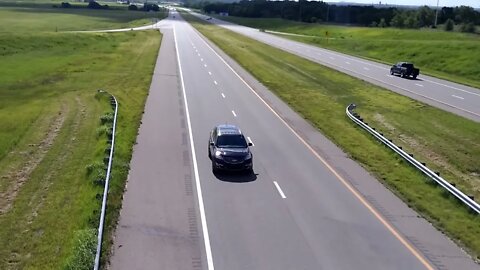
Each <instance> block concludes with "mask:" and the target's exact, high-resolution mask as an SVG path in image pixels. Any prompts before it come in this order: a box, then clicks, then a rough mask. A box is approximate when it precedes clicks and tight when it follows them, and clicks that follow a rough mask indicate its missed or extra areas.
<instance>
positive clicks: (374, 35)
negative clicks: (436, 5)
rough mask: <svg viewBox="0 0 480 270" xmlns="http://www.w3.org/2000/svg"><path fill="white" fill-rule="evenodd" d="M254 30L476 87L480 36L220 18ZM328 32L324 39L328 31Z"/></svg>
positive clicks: (479, 70)
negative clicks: (407, 65)
mask: <svg viewBox="0 0 480 270" xmlns="http://www.w3.org/2000/svg"><path fill="white" fill-rule="evenodd" d="M221 19H224V20H228V21H231V22H235V23H238V24H242V25H247V26H250V27H254V28H258V29H267V30H273V31H280V32H287V33H295V34H302V35H308V36H311V37H295V36H284V37H285V38H290V39H293V40H298V41H301V42H305V43H310V44H313V45H316V46H320V47H323V48H328V49H332V50H336V51H340V52H343V53H347V54H351V55H356V56H360V57H364V58H368V59H372V60H376V61H379V62H383V63H387V64H392V63H395V62H398V61H410V62H414V63H415V65H416V66H418V67H419V68H420V72H421V73H424V74H430V75H433V76H436V77H439V78H444V79H447V80H451V81H456V82H459V83H463V84H467V85H471V86H474V87H476V88H480V65H479V64H478V63H480V53H479V52H480V35H478V34H465V33H457V32H445V31H443V30H441V29H438V30H434V29H420V30H408V29H395V28H368V27H349V26H335V25H323V24H307V23H300V22H295V21H289V20H282V19H251V18H240V17H221ZM327 31H328V38H329V39H328V40H327V38H326V34H325V33H326V32H327Z"/></svg>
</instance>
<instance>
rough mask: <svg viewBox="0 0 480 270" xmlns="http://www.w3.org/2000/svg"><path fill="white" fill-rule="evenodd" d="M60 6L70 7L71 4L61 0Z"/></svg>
mask: <svg viewBox="0 0 480 270" xmlns="http://www.w3.org/2000/svg"><path fill="white" fill-rule="evenodd" d="M60 7H61V8H71V7H72V5H70V3H68V2H62V4H61V5H60Z"/></svg>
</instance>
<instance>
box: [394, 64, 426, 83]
mask: <svg viewBox="0 0 480 270" xmlns="http://www.w3.org/2000/svg"><path fill="white" fill-rule="evenodd" d="M390 74H391V75H394V74H398V75H400V76H401V77H402V78H406V77H410V76H411V77H413V78H414V79H416V78H417V76H418V74H420V69H418V68H415V67H414V66H413V64H412V63H408V62H398V63H396V64H395V65H393V66H392V67H391V68H390Z"/></svg>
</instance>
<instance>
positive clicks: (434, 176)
mask: <svg viewBox="0 0 480 270" xmlns="http://www.w3.org/2000/svg"><path fill="white" fill-rule="evenodd" d="M355 108H356V105H355V104H350V105H348V106H347V108H346V113H347V116H348V117H349V118H350V119H351V120H352V121H353V122H355V123H356V124H357V125H359V126H360V127H362V128H363V129H365V130H366V131H368V132H369V133H370V134H372V135H373V136H374V137H375V138H377V139H378V140H379V141H381V142H382V143H383V144H385V145H386V146H388V147H389V148H390V149H392V150H393V151H395V152H396V153H397V154H399V155H400V156H401V157H403V158H404V159H405V160H407V161H408V162H409V163H410V164H412V165H413V166H414V167H416V168H417V169H418V170H420V171H421V172H423V173H424V174H425V175H426V176H428V177H429V178H431V179H432V180H434V181H435V182H437V183H438V184H439V185H440V186H442V187H443V188H444V189H446V190H447V191H448V192H450V194H452V195H454V196H455V197H457V198H458V199H459V200H460V201H462V202H463V203H464V204H466V205H467V206H468V207H470V209H472V210H473V211H475V212H476V213H477V214H479V213H480V205H478V203H476V202H475V201H474V200H473V198H471V197H469V196H467V195H465V194H464V193H462V192H461V191H460V190H458V189H457V188H456V187H454V186H453V185H452V184H450V183H449V182H448V181H446V180H445V179H443V178H442V177H440V176H439V175H438V174H437V173H435V172H434V171H432V170H430V169H429V168H428V167H427V166H425V164H424V163H421V162H419V161H417V160H416V159H414V158H413V156H412V155H410V154H408V153H406V152H405V151H403V150H402V148H401V147H399V146H397V145H395V144H394V143H393V142H392V141H391V140H388V139H387V138H385V137H384V136H383V134H381V133H379V132H377V131H376V130H375V129H374V128H372V127H370V126H368V124H367V123H365V122H363V119H362V118H361V117H360V115H358V114H357V113H356V112H354V111H353V110H354V109H355Z"/></svg>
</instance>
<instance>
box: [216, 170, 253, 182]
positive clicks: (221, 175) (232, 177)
mask: <svg viewBox="0 0 480 270" xmlns="http://www.w3.org/2000/svg"><path fill="white" fill-rule="evenodd" d="M213 175H215V177H216V178H217V179H218V180H220V181H223V182H229V183H248V182H253V181H255V180H257V175H258V174H256V173H255V172H248V173H247V172H222V171H219V172H215V173H213Z"/></svg>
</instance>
